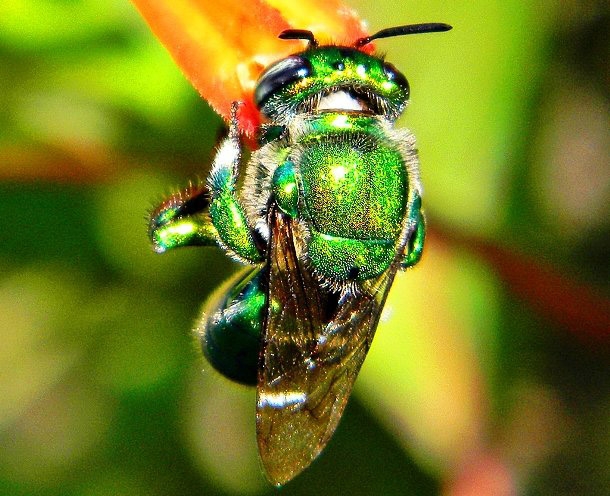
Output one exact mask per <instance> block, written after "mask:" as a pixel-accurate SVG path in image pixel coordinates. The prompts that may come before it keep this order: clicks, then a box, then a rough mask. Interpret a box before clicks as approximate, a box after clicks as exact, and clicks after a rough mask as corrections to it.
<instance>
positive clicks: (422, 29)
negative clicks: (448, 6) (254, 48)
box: [280, 22, 452, 48]
mask: <svg viewBox="0 0 610 496" xmlns="http://www.w3.org/2000/svg"><path fill="white" fill-rule="evenodd" d="M451 28H452V26H450V25H449V24H444V23H441V22H429V23H426V24H408V25H407V26H396V27H394V28H387V29H382V30H381V31H377V32H376V33H375V34H373V35H371V36H367V37H365V38H359V39H357V40H356V43H354V47H355V48H361V47H363V46H364V45H367V44H369V43H370V42H371V41H373V40H378V39H379V38H390V37H392V36H403V35H405V34H418V33H438V32H442V31H449V30H450V29H451ZM284 32H285V31H284ZM280 37H281V36H280Z"/></svg>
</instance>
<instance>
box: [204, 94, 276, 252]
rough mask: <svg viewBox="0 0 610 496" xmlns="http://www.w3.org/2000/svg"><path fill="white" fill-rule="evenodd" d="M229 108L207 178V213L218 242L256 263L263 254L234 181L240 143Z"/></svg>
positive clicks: (234, 109)
mask: <svg viewBox="0 0 610 496" xmlns="http://www.w3.org/2000/svg"><path fill="white" fill-rule="evenodd" d="M238 106H239V104H238V103H234V104H233V107H232V109H231V123H230V126H229V135H228V136H227V137H226V138H225V139H224V140H223V141H222V143H221V144H220V147H219V148H218V152H217V153H216V157H215V158H214V163H213V165H212V171H211V172H210V176H209V178H208V186H209V188H210V191H211V194H212V198H211V202H210V216H211V218H212V223H213V225H214V227H215V229H216V231H217V233H218V238H219V240H220V243H221V244H222V245H223V246H224V247H226V248H228V249H229V250H231V251H232V252H233V253H234V254H235V255H236V256H237V258H239V259H240V260H242V261H244V262H247V263H258V262H262V261H263V259H264V254H263V252H262V250H261V249H259V247H258V246H257V244H256V241H255V240H254V236H253V230H252V229H251V227H250V226H249V224H248V219H247V218H246V214H245V212H244V209H243V207H242V206H241V204H240V203H239V200H238V198H237V191H236V182H237V175H238V169H239V164H240V160H241V143H240V140H239V129H238V122H237V108H238Z"/></svg>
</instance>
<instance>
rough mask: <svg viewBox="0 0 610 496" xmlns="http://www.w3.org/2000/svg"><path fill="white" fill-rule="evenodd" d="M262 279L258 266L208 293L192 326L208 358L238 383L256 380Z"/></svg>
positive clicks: (263, 301) (262, 298) (261, 326)
mask: <svg viewBox="0 0 610 496" xmlns="http://www.w3.org/2000/svg"><path fill="white" fill-rule="evenodd" d="M266 281H267V278H266V272H265V270H264V269H261V268H259V267H257V268H250V269H247V270H246V271H245V272H241V273H239V274H238V275H237V276H236V277H234V278H232V279H231V280H229V281H228V282H227V283H226V284H224V285H223V286H222V287H221V288H219V289H218V290H217V291H216V292H215V293H214V294H212V296H211V297H210V298H209V299H208V301H207V302H206V304H205V308H204V310H203V314H202V316H201V318H200V320H199V322H198V323H197V327H196V328H195V331H196V332H197V334H198V335H199V338H200V340H201V347H202V349H203V354H204V355H205V357H206V358H207V360H208V362H209V363H210V364H211V365H212V366H213V367H214V368H215V369H216V370H217V371H218V372H220V373H221V374H222V375H224V376H225V377H227V378H229V379H231V380H234V381H237V382H240V383H242V384H248V385H255V384H256V379H257V368H258V357H259V352H260V347H261V335H262V330H263V320H264V309H265V302H266V284H267V282H266Z"/></svg>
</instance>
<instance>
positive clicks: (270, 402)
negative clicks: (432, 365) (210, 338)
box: [256, 210, 397, 485]
mask: <svg viewBox="0 0 610 496" xmlns="http://www.w3.org/2000/svg"><path fill="white" fill-rule="evenodd" d="M293 222H294V221H292V220H291V219H289V218H287V217H284V216H283V215H282V214H281V213H279V212H277V211H276V210H275V211H273V210H272V212H271V214H270V227H271V234H270V236H271V239H270V247H269V271H270V272H269V299H268V311H267V316H266V324H265V331H264V336H263V343H264V344H263V350H262V353H261V357H260V360H261V361H260V362H259V373H258V389H257V405H256V409H257V410H256V429H257V437H258V446H259V452H260V455H261V459H262V462H263V465H264V468H265V471H266V472H267V476H268V478H269V480H270V481H271V482H273V483H275V484H277V485H280V484H283V483H285V482H287V481H289V480H290V479H292V478H293V477H294V476H296V475H297V474H298V473H299V472H301V471H302V470H303V469H305V468H306V467H307V466H308V465H309V464H310V463H311V462H312V461H313V460H314V459H315V458H316V456H317V455H318V454H319V453H320V451H321V450H322V449H323V448H324V446H325V445H326V443H327V442H328V440H329V439H330V437H331V435H332V434H333V432H334V430H335V429H336V427H337V424H338V423H339V419H340V418H341V415H342V413H343V410H344V408H345V405H346V403H347V400H348V397H349V395H350V392H351V390H352V386H353V384H354V381H355V379H356V376H357V374H358V371H359V370H360V366H361V365H362V362H363V361H364V358H365V356H366V353H367V351H368V349H369V347H370V344H371V341H372V339H373V335H374V333H375V329H376V327H377V322H378V321H379V315H380V313H381V310H382V308H383V304H384V302H385V298H386V295H387V292H388V290H389V288H390V286H391V283H392V280H393V278H394V275H395V274H396V270H397V263H394V264H392V268H391V269H389V270H388V271H386V273H384V274H383V275H382V276H379V277H378V278H377V279H374V280H371V281H368V282H367V284H366V285H365V286H366V287H365V288H364V289H363V290H362V291H361V292H360V293H359V294H358V295H356V296H354V295H349V296H345V297H343V298H341V300H339V301H337V298H336V297H335V296H333V295H328V294H327V293H325V292H323V291H321V290H320V289H319V284H318V283H317V282H316V280H315V279H314V277H313V276H312V275H311V273H310V272H309V271H308V270H307V268H306V267H304V265H303V263H302V256H301V255H302V246H301V244H300V242H299V240H298V239H297V238H296V237H295V234H294V232H293V228H294V224H293Z"/></svg>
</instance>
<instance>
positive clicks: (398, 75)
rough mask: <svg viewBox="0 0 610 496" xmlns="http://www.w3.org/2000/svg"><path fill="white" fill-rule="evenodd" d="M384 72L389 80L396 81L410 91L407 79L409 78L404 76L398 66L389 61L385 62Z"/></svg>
mask: <svg viewBox="0 0 610 496" xmlns="http://www.w3.org/2000/svg"><path fill="white" fill-rule="evenodd" d="M383 72H385V75H386V77H387V78H388V80H389V81H393V82H395V83H396V84H397V85H398V86H401V87H402V88H404V89H405V90H407V93H408V92H409V82H408V81H407V78H406V77H404V75H403V74H402V72H400V71H399V70H398V69H396V67H394V66H393V65H392V64H390V63H389V62H385V63H384V64H383Z"/></svg>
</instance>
